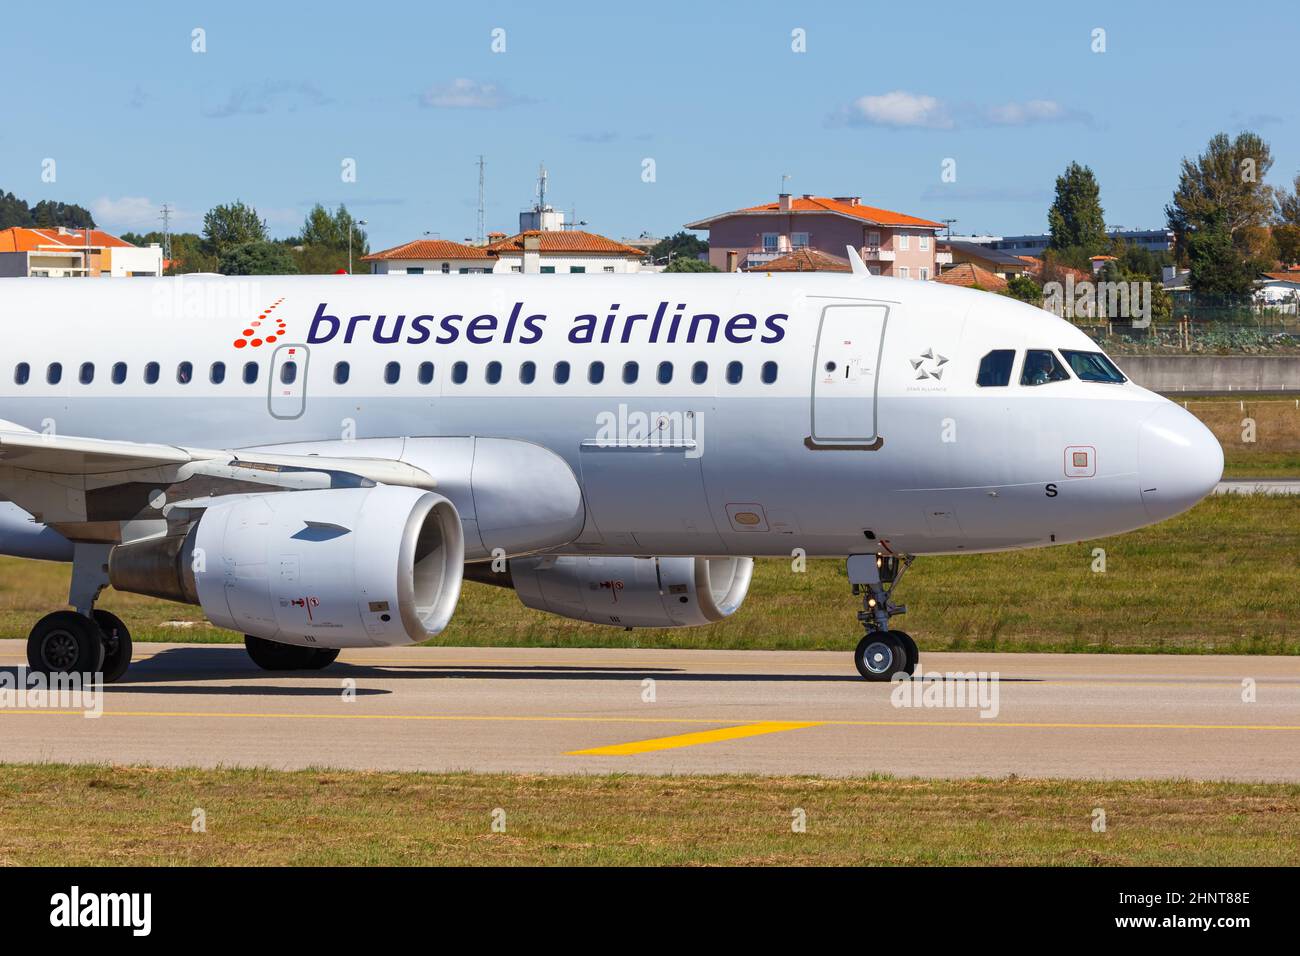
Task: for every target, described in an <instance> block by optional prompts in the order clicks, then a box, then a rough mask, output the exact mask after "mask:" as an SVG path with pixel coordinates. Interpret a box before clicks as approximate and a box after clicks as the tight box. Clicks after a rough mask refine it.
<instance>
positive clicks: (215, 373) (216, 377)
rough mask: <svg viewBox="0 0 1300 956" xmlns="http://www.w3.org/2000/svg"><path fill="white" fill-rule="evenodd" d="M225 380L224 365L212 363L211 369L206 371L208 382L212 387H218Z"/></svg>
mask: <svg viewBox="0 0 1300 956" xmlns="http://www.w3.org/2000/svg"><path fill="white" fill-rule="evenodd" d="M225 380H226V363H225V362H213V363H212V368H210V369H208V381H210V382H211V383H212V384H213V385H220V384H221V383H222V382H224V381H225Z"/></svg>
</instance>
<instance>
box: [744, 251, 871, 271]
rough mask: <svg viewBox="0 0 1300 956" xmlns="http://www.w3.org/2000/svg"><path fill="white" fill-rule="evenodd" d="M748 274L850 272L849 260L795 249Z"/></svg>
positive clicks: (827, 253) (823, 253) (754, 268)
mask: <svg viewBox="0 0 1300 956" xmlns="http://www.w3.org/2000/svg"><path fill="white" fill-rule="evenodd" d="M747 271H749V272H852V271H853V266H852V265H850V264H849V260H848V259H845V258H842V257H840V256H833V255H831V254H830V253H829V252H822V251H821V250H820V249H796V250H795V251H794V252H791V253H789V254H788V255H784V256H780V257H779V258H776V259H773V260H772V261H771V262H767V263H764V264H763V265H759V266H753V267H751V268H750V269H749V270H747Z"/></svg>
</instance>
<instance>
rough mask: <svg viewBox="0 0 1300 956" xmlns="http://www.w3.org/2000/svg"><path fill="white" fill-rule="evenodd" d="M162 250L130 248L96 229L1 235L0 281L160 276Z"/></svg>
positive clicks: (16, 230)
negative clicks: (24, 278)
mask: <svg viewBox="0 0 1300 956" xmlns="http://www.w3.org/2000/svg"><path fill="white" fill-rule="evenodd" d="M162 274H163V258H162V247H161V246H159V245H158V244H157V243H154V244H152V245H149V246H143V247H142V246H133V245H132V244H131V243H129V242H127V241H126V240H125V239H119V238H118V237H117V236H114V235H110V234H109V233H107V232H104V231H103V230H101V229H68V228H66V227H64V226H56V227H48V228H31V227H27V226H11V227H10V228H8V229H0V276H44V277H53V278H67V277H80V278H84V277H87V276H89V277H92V278H93V277H98V276H160V275H162Z"/></svg>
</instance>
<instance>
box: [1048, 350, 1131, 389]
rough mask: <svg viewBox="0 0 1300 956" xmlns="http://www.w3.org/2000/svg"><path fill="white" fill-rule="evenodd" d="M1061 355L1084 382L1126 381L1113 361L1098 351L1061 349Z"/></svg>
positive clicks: (1116, 382)
mask: <svg viewBox="0 0 1300 956" xmlns="http://www.w3.org/2000/svg"><path fill="white" fill-rule="evenodd" d="M1061 355H1062V356H1063V357H1064V358H1065V360H1066V361H1067V362H1069V363H1070V368H1072V369H1074V374H1075V375H1077V376H1078V377H1079V378H1080V379H1081V380H1083V381H1085V382H1113V383H1115V384H1118V383H1120V382H1127V381H1128V379H1126V378H1125V377H1124V373H1123V372H1121V371H1120V370H1119V369H1117V368H1116V367H1115V363H1114V362H1112V361H1111V360H1110V359H1108V358H1106V356H1104V355H1102V354H1101V353H1100V352H1076V351H1074V350H1073V349H1061Z"/></svg>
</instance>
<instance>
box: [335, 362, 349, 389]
mask: <svg viewBox="0 0 1300 956" xmlns="http://www.w3.org/2000/svg"><path fill="white" fill-rule="evenodd" d="M351 377H352V366H351V365H349V364H348V363H347V362H335V363H334V384H335V385H346V384H347V383H348V379H349V378H351Z"/></svg>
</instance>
